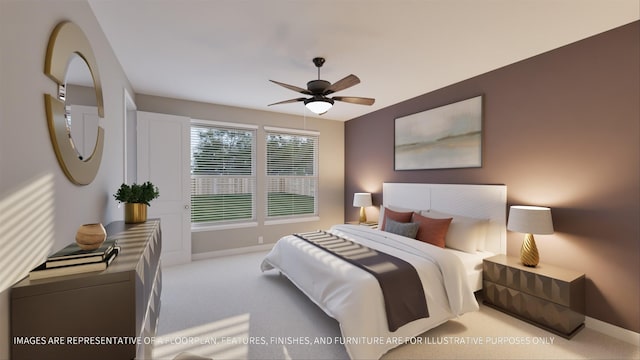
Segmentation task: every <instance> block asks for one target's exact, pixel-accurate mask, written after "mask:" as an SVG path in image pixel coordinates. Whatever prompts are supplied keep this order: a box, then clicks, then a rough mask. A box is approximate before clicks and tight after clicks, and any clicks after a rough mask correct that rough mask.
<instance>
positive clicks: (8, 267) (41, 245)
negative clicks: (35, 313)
mask: <svg viewBox="0 0 640 360" xmlns="http://www.w3.org/2000/svg"><path fill="white" fill-rule="evenodd" d="M64 20H70V21H72V22H74V23H76V24H78V25H79V26H80V28H81V29H82V30H83V31H84V32H85V34H86V36H87V38H88V39H89V41H90V43H91V45H92V48H93V51H94V53H95V55H96V58H97V61H98V68H99V69H98V71H99V72H100V76H101V79H102V82H103V94H104V95H103V96H104V108H105V119H104V120H103V122H102V126H103V127H104V129H105V148H104V155H103V159H102V165H101V167H100V170H99V172H98V175H97V177H96V179H95V181H94V182H93V183H92V184H90V185H88V186H77V185H74V184H72V183H71V182H70V181H69V180H67V178H66V177H65V175H64V174H63V172H62V170H61V168H60V166H59V165H58V162H57V159H56V157H55V154H54V152H53V148H52V146H51V141H50V139H49V132H48V128H47V122H46V118H45V108H44V94H45V93H50V94H55V92H56V86H55V83H54V82H53V81H52V80H50V79H49V78H48V77H47V76H46V75H45V74H44V59H45V53H46V49H47V44H48V41H49V36H50V35H51V31H52V30H53V28H54V27H55V26H56V25H57V24H58V23H59V22H60V21H64ZM124 88H127V89H128V91H129V93H131V94H133V91H132V89H131V86H130V84H129V81H128V80H127V78H126V76H125V74H124V72H123V70H122V68H121V66H120V63H119V62H118V60H117V59H116V58H115V55H114V54H113V51H112V49H111V47H110V45H109V44H108V42H107V40H106V38H105V36H104V34H103V32H102V30H101V28H100V27H99V25H98V22H97V20H96V18H95V16H94V15H93V12H92V11H91V8H90V6H89V5H88V3H87V2H86V1H85V0H75V1H64V0H52V1H40V0H0V359H7V358H9V340H10V338H9V336H10V335H9V289H8V288H9V287H10V286H11V284H13V283H15V282H16V281H17V280H19V279H20V278H22V277H24V276H25V275H26V274H27V273H28V271H29V270H30V269H31V268H33V267H35V266H36V265H37V264H38V263H40V262H41V261H42V260H43V259H44V258H45V257H46V255H47V254H48V253H50V252H51V251H52V250H55V249H58V248H61V247H63V246H64V245H66V244H68V243H70V242H72V241H74V238H75V232H76V230H77V228H78V227H79V226H80V225H81V224H83V223H88V222H103V223H109V222H111V221H113V220H119V219H121V218H122V211H121V209H118V208H117V203H116V202H115V200H114V199H113V197H112V195H111V194H113V193H114V191H115V190H116V189H117V187H118V186H119V185H120V183H121V182H122V181H123V160H122V159H123V125H122V123H123V98H124V97H123V92H124Z"/></svg>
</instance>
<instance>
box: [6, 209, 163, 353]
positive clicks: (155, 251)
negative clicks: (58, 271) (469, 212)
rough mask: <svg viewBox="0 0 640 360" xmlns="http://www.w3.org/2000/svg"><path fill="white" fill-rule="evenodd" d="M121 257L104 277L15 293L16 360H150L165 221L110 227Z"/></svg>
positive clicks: (47, 283) (44, 282)
mask: <svg viewBox="0 0 640 360" xmlns="http://www.w3.org/2000/svg"><path fill="white" fill-rule="evenodd" d="M105 228H106V230H107V237H108V238H115V239H116V241H117V245H118V246H120V248H121V250H120V253H119V254H118V256H117V257H116V258H115V259H114V260H113V262H112V263H111V265H109V267H108V268H107V269H106V270H104V271H102V272H92V273H85V274H78V275H69V276H60V277H52V278H47V279H41V280H29V278H28V277H27V278H26V279H24V280H22V281H21V282H19V283H17V284H16V285H14V286H13V287H12V289H11V339H10V340H11V359H13V360H20V359H111V360H115V359H134V358H136V359H151V350H152V343H151V341H150V340H152V337H153V336H155V332H156V326H157V321H158V315H159V312H160V292H161V287H162V281H161V271H160V251H161V245H162V239H161V230H160V220H157V219H150V220H148V221H147V222H145V223H141V224H125V223H124V222H122V221H118V222H114V223H111V224H109V225H107V226H106V227H105Z"/></svg>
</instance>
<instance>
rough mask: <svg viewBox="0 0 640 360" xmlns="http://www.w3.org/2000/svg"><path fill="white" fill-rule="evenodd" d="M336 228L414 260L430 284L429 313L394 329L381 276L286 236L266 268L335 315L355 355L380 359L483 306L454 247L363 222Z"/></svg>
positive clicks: (344, 234) (356, 239)
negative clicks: (385, 306) (434, 328)
mask: <svg viewBox="0 0 640 360" xmlns="http://www.w3.org/2000/svg"><path fill="white" fill-rule="evenodd" d="M330 232H332V233H334V234H336V235H338V236H342V237H344V238H347V239H349V240H351V241H354V242H358V243H361V244H363V245H365V246H368V247H370V248H373V249H377V250H380V251H382V252H385V253H387V254H390V255H393V256H396V257H398V258H401V259H403V260H405V261H407V262H409V263H410V264H412V265H413V266H414V267H415V268H416V270H417V272H418V275H419V276H420V280H421V281H422V284H423V287H424V288H425V297H426V299H427V306H428V309H429V317H428V318H425V319H419V320H416V321H413V322H410V323H408V324H406V325H404V326H402V327H401V328H399V329H398V330H396V331H395V332H389V329H388V325H387V319H386V313H385V310H384V300H383V297H382V292H381V290H380V286H379V284H378V282H377V280H376V279H375V277H373V276H372V275H371V274H369V273H368V272H366V271H364V270H362V269H360V268H358V267H356V266H354V265H351V264H349V263H347V262H345V261H343V260H341V259H339V258H337V257H335V256H333V255H331V254H329V253H327V252H326V251H323V250H321V249H319V248H317V247H316V246H314V245H311V244H309V243H308V242H306V241H304V240H301V239H299V238H297V237H295V236H293V235H289V236H285V237H283V238H282V239H280V240H279V241H278V242H277V243H276V245H275V246H274V247H273V249H272V250H271V252H270V253H269V254H268V255H267V256H266V257H265V259H264V260H263V262H262V265H261V269H262V271H266V270H270V269H277V270H279V271H280V272H282V273H283V274H284V275H286V276H287V277H288V278H289V279H290V280H291V282H293V283H294V284H295V285H296V286H297V287H298V288H299V289H300V290H301V291H302V292H304V293H305V294H306V295H307V296H308V297H309V298H310V299H311V300H312V301H313V302H314V303H316V304H317V305H318V306H319V307H320V308H321V309H322V310H323V311H324V312H325V313H327V314H328V315H329V316H331V317H333V318H335V319H336V320H337V321H338V322H339V324H340V329H341V332H342V336H343V337H344V338H345V347H346V350H347V353H348V354H349V356H350V357H351V358H352V359H372V358H374V359H378V358H380V357H381V356H382V355H383V354H385V353H386V352H387V351H389V350H390V349H392V348H394V347H396V346H398V345H399V343H402V342H406V341H407V340H408V338H411V337H413V336H417V335H419V334H421V333H423V332H425V331H427V330H429V329H431V328H433V327H436V326H438V325H440V324H442V323H444V322H445V321H447V320H449V319H452V318H455V317H457V316H458V315H462V314H464V313H466V312H470V311H477V310H478V303H477V302H476V300H475V297H474V296H473V292H472V291H471V289H470V287H469V285H468V280H467V274H466V270H465V268H464V266H463V264H462V262H461V261H460V260H459V258H458V257H456V256H455V255H453V254H452V253H451V252H449V251H447V250H445V249H441V248H438V247H436V246H433V245H429V244H426V243H422V242H419V241H416V240H414V239H409V238H406V237H402V236H399V235H395V234H391V233H388V232H383V231H378V230H373V229H369V228H367V227H364V226H359V225H336V226H334V227H332V228H331V230H330Z"/></svg>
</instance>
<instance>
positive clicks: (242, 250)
mask: <svg viewBox="0 0 640 360" xmlns="http://www.w3.org/2000/svg"><path fill="white" fill-rule="evenodd" d="M273 245H275V244H263V245H256V246H245V247H241V248H235V249H227V250H217V251H209V252H205V253H197V254H192V255H191V260H204V259H213V258H217V257H222V256H232V255H240V254H248V253H252V252H258V251H269V250H271V248H272V247H273Z"/></svg>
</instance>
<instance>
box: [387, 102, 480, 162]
mask: <svg viewBox="0 0 640 360" xmlns="http://www.w3.org/2000/svg"><path fill="white" fill-rule="evenodd" d="M483 107H484V95H477V96H474V97H470V98H467V99H464V100H460V101H457V102H453V103H449V104H446V105H442V106H438V107H435V108H431V109H428V110H425V111H421V112H418V113H414V114H410V115H406V116H402V117H398V118H396V119H395V123H394V144H393V145H394V146H393V147H394V170H435V169H459V168H480V167H482V146H483V144H482V143H483V141H482V139H483V137H484V134H483V122H484V121H483V117H484V116H483Z"/></svg>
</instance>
